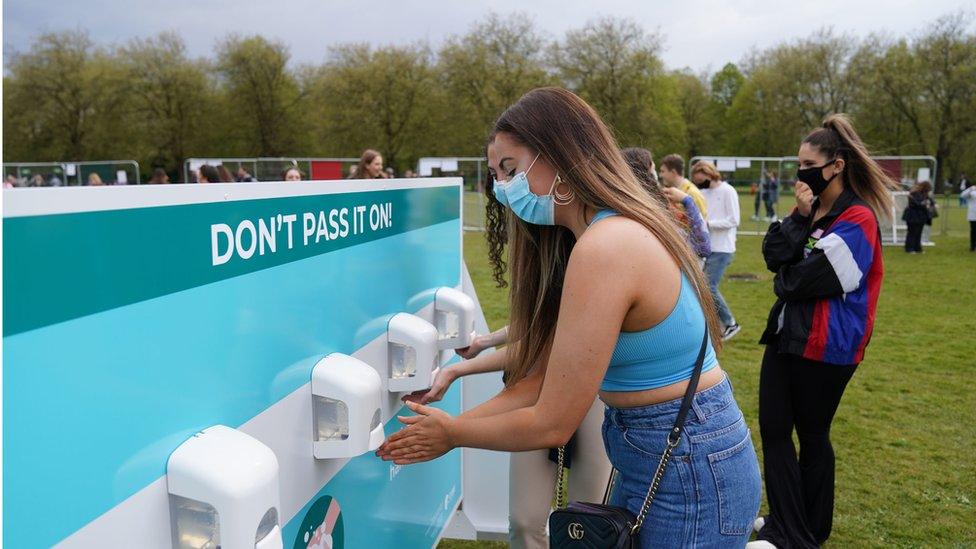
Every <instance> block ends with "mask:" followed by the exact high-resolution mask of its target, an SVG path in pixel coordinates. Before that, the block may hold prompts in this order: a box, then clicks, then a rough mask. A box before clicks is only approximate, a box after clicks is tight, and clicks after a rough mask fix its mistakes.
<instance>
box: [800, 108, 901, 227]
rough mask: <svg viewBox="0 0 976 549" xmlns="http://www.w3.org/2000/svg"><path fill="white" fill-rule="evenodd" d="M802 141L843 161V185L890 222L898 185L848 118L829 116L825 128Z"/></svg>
mask: <svg viewBox="0 0 976 549" xmlns="http://www.w3.org/2000/svg"><path fill="white" fill-rule="evenodd" d="M803 142H804V143H809V144H811V145H813V146H815V147H816V148H817V149H818V150H820V152H822V153H823V154H824V155H825V156H826V157H827V158H828V159H829V158H843V159H844V172H843V174H842V176H843V178H844V183H846V184H847V186H848V187H850V189H851V190H852V191H854V194H856V195H857V196H858V198H860V199H861V200H863V201H864V202H866V203H867V205H868V206H869V207H870V208H871V209H872V210H873V211H874V215H875V216H877V217H878V218H884V219H887V220H889V221H890V220H891V210H892V208H893V207H894V201H893V200H892V198H891V191H892V190H896V189H898V188H899V186H898V183H897V182H895V181H894V180H893V179H892V178H891V177H889V176H888V174H886V173H885V172H884V170H882V169H881V166H879V165H878V163H877V162H875V161H874V160H873V159H872V158H871V155H870V153H869V152H868V148H867V145H865V144H864V142H863V141H861V138H860V137H859V136H858V135H857V132H856V131H854V125H853V124H852V123H851V121H850V119H849V118H847V115H845V114H831V115H828V116H827V118H825V119H824V121H823V126H821V127H819V128H817V129H815V130H813V131H812V132H810V134H809V135H807V136H806V138H805V139H804V140H803Z"/></svg>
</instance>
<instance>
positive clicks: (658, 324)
mask: <svg viewBox="0 0 976 549" xmlns="http://www.w3.org/2000/svg"><path fill="white" fill-rule="evenodd" d="M491 142H492V144H493V146H494V147H495V149H496V153H497V154H496V156H497V161H493V162H492V165H490V166H489V169H491V170H492V171H493V172H494V174H495V178H496V181H495V182H494V184H493V185H492V189H490V190H489V192H493V193H494V194H495V196H496V197H497V198H498V199H499V201H500V202H502V204H504V205H505V206H506V207H507V210H508V211H506V213H505V220H506V225H505V229H504V231H505V234H504V236H505V237H507V248H508V265H509V273H510V284H511V293H510V298H509V299H510V320H511V322H510V329H509V334H510V335H509V339H510V343H509V345H508V347H506V351H505V355H504V356H505V360H506V365H505V371H506V372H507V373H508V376H507V381H506V387H505V389H504V390H502V392H501V393H499V394H498V396H496V397H494V398H493V399H491V400H489V401H488V402H486V403H484V404H482V405H481V406H478V407H476V408H474V409H472V410H470V411H468V412H466V413H464V414H462V415H461V416H459V417H457V418H453V417H451V416H449V415H447V414H446V413H444V412H442V411H440V410H437V409H434V408H430V407H426V406H422V405H419V404H416V403H412V402H411V403H408V406H409V407H410V409H411V410H413V411H414V412H416V413H417V414H418V415H416V416H412V417H404V418H401V421H403V422H404V423H406V424H407V427H406V428H404V429H402V430H401V431H400V432H398V433H397V434H394V435H393V436H391V437H390V438H389V440H388V441H387V442H386V443H385V444H384V445H383V446H381V447H380V450H379V451H378V454H379V455H380V456H381V457H383V459H386V460H393V461H395V462H396V463H399V464H408V463H417V462H421V461H427V460H430V459H434V458H436V457H438V456H440V455H443V454H444V453H445V452H447V451H449V450H451V449H452V448H457V447H462V446H464V447H475V448H487V449H492V450H502V451H510V452H521V451H526V450H535V449H542V448H554V447H559V446H561V445H564V444H565V443H566V442H567V441H568V440H569V438H570V437H571V436H572V434H573V433H574V432H575V431H576V429H577V428H578V427H579V425H580V423H581V422H582V421H583V418H584V417H585V415H586V413H587V411H588V410H589V409H590V407H591V405H592V403H593V399H594V398H595V397H596V396H597V395H599V397H600V398H601V400H603V402H604V403H605V404H606V405H607V408H606V411H605V416H604V424H603V438H604V444H605V447H606V450H607V455H608V457H609V458H610V462H611V463H612V464H613V466H614V467H615V468H616V469H617V471H618V473H619V474H618V476H617V483H616V484H615V485H614V489H613V494H612V498H611V503H612V504H614V505H618V506H621V507H627V508H628V509H629V510H630V511H631V512H632V513H634V514H637V513H638V512H639V511H640V508H641V506H642V504H643V503H644V496H645V494H646V493H647V490H648V487H649V485H650V483H651V480H652V476H653V474H654V470H655V467H656V466H657V464H658V463H659V461H660V459H661V454H662V453H663V452H664V451H665V447H666V444H667V441H668V436H669V433H670V432H671V427H672V426H673V425H674V422H675V419H676V417H677V415H678V408H679V407H680V404H681V397H682V395H684V394H685V390H686V388H687V387H688V386H689V382H690V381H689V380H690V379H691V378H692V373H693V371H694V370H695V365H696V363H697V362H698V360H697V357H698V355H699V354H700V353H701V354H702V355H703V356H704V360H703V361H702V364H703V366H702V368H701V375H700V378H699V379H698V382H697V383H698V384H697V392H696V393H695V395H694V397H693V405H692V409H693V410H694V411H693V413H691V414H689V415H688V417H687V420H686V422H685V425H684V431H683V432H682V434H681V435H680V437H679V438H678V439H677V440H676V441H675V443H676V447H675V449H674V454H673V455H674V458H673V459H672V461H671V465H670V466H669V467H668V468H667V469H666V470H665V472H664V476H663V478H662V480H661V482H660V485H659V488H658V491H657V496H656V498H655V499H654V505H653V507H652V508H651V511H650V513H649V515H648V516H647V520H646V522H645V523H644V526H643V528H642V529H641V530H640V539H641V545H642V546H645V547H646V546H652V545H653V546H695V545H710V546H742V545H744V544H745V542H746V540H747V539H748V536H749V526H750V523H751V522H752V517H750V516H749V515H750V513H755V512H756V511H757V510H758V508H759V497H760V479H759V470H758V464H757V461H756V455H755V450H754V449H753V447H752V441H751V438H750V436H749V430H748V428H747V427H746V424H745V420H744V418H743V417H742V412H741V411H740V410H739V407H738V405H737V404H736V402H735V399H734V398H733V396H732V388H731V385H730V384H729V382H728V379H727V378H726V376H725V373H724V372H723V371H722V368H721V367H720V366H719V364H718V360H717V359H716V356H715V349H716V348H719V347H720V346H721V341H719V340H718V339H716V337H715V336H716V335H717V334H718V333H719V332H718V322H717V319H716V317H715V313H714V306H713V304H712V300H711V295H710V293H709V290H708V285H707V283H706V282H705V279H704V276H703V274H702V271H701V268H700V267H699V266H698V260H697V258H696V257H695V256H694V254H693V253H692V251H691V249H690V248H689V246H688V244H687V243H686V242H685V240H684V238H683V237H682V236H681V234H680V232H679V230H678V227H677V225H676V223H675V222H674V221H673V219H672V217H671V215H670V214H669V213H668V212H667V210H666V209H665V208H664V207H663V206H661V205H660V204H659V203H657V202H656V201H654V200H653V199H651V197H650V195H649V194H648V193H647V192H646V191H645V190H644V189H643V188H642V187H641V185H640V183H638V181H637V179H636V178H635V176H634V174H633V173H632V172H631V171H630V169H629V167H628V166H627V164H626V162H624V159H623V157H622V156H621V154H620V151H619V149H618V147H617V144H616V142H615V140H614V138H613V136H612V134H611V133H610V130H609V129H608V128H607V127H606V125H605V124H604V123H603V121H602V120H601V119H600V117H599V116H598V115H597V114H596V112H595V111H594V110H593V109H592V108H591V107H590V106H589V105H587V104H586V103H585V102H584V101H583V100H582V99H580V98H579V97H577V96H576V95H574V94H572V93H571V92H569V91H566V90H563V89H559V88H540V89H537V90H533V91H532V92H529V93H528V94H526V95H525V96H523V97H522V98H521V99H520V100H519V101H518V102H517V103H515V104H514V105H512V106H511V107H509V108H508V110H506V111H505V113H503V114H502V116H501V117H500V118H499V119H498V121H497V122H496V124H495V127H494V130H493V132H492V140H491ZM706 328H707V330H706ZM707 335H710V337H706V336H707Z"/></svg>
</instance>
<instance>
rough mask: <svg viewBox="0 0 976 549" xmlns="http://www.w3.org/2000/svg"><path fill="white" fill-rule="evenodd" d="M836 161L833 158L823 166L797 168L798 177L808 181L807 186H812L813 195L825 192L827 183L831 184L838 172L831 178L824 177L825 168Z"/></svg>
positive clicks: (800, 179) (805, 181)
mask: <svg viewBox="0 0 976 549" xmlns="http://www.w3.org/2000/svg"><path fill="white" fill-rule="evenodd" d="M835 161H836V159H834V160H831V161H830V162H827V163H826V164H824V165H823V166H811V167H809V168H800V169H798V170H796V178H797V180H799V181H802V182H804V183H806V184H807V186H808V187H810V190H811V191H812V192H813V196H820V193H822V192H824V190H825V189H826V188H827V185H830V182H831V181H833V180H834V178H835V177H837V174H836V173H835V174H834V175H832V176H830V179H824V176H823V169H824V168H826V167H827V166H829V165H831V164H833V163H834V162H835Z"/></svg>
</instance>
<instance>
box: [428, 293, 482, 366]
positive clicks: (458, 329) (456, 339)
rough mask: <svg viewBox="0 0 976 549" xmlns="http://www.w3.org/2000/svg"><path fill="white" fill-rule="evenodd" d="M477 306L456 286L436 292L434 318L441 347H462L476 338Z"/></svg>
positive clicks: (444, 348) (443, 348)
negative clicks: (475, 318)
mask: <svg viewBox="0 0 976 549" xmlns="http://www.w3.org/2000/svg"><path fill="white" fill-rule="evenodd" d="M475 311H476V307H475V304H474V300H473V299H471V297H469V296H468V294H466V293H464V292H462V291H459V290H455V289H454V288H447V287H444V288H439V289H438V290H437V292H436V293H435V294H434V318H435V323H436V324H437V332H438V340H437V346H438V348H439V349H441V350H442V351H443V350H447V349H460V348H462V347H467V346H468V345H471V341H472V340H473V339H474V316H475Z"/></svg>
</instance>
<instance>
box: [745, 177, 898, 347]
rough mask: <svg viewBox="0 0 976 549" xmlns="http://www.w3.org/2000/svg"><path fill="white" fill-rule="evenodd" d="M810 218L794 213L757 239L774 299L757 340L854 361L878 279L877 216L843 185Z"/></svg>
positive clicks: (865, 336) (864, 341)
mask: <svg viewBox="0 0 976 549" xmlns="http://www.w3.org/2000/svg"><path fill="white" fill-rule="evenodd" d="M811 221H812V218H810V217H804V216H802V215H800V214H799V213H798V212H797V211H796V210H794V211H793V213H792V214H791V215H790V216H789V217H787V218H786V219H784V220H783V221H782V222H775V223H773V224H772V225H770V227H769V232H767V233H766V237H765V238H764V239H763V257H764V258H765V259H766V267H767V268H768V269H769V270H770V271H772V272H774V273H776V274H775V276H774V277H773V292H774V293H775V294H776V297H777V300H776V304H775V305H773V309H772V310H771V311H770V313H769V320H768V321H767V322H766V331H765V332H764V333H763V336H762V339H760V343H764V344H768V345H773V346H775V347H776V349H777V350H778V351H779V352H781V353H788V354H794V355H799V356H802V357H804V358H807V359H810V360H816V361H820V362H828V363H831V364H858V363H860V362H861V360H863V359H864V349H865V347H867V345H868V341H870V339H871V331H872V329H873V328H874V315H875V309H876V308H877V304H878V295H879V294H880V292H881V280H882V278H883V277H884V264H883V261H882V258H881V232H880V230H879V229H878V219H877V217H876V216H875V215H874V212H873V211H872V210H871V208H870V207H868V205H867V204H866V203H865V202H864V201H863V200H861V199H860V198H858V197H857V195H855V194H854V192H853V191H851V190H850V189H845V190H844V192H843V193H842V194H841V195H840V196H839V197H838V198H837V201H836V202H835V203H834V206H833V208H831V210H830V212H829V213H827V215H825V216H824V217H822V218H820V219H818V220H817V222H816V223H811Z"/></svg>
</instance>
